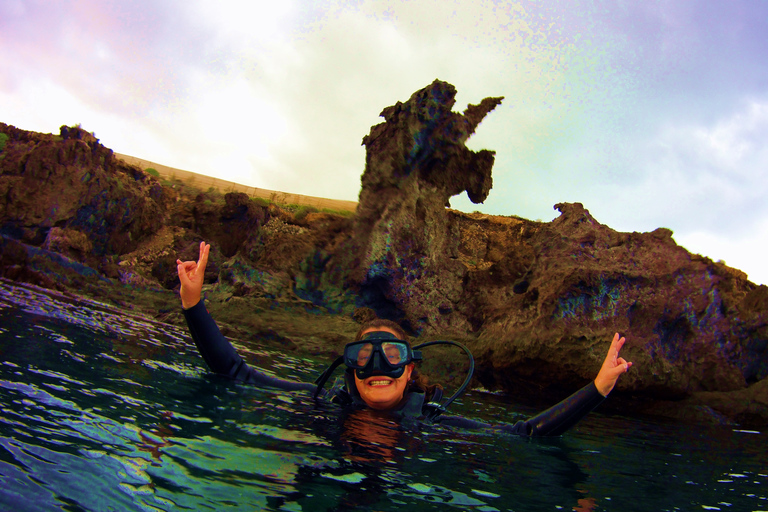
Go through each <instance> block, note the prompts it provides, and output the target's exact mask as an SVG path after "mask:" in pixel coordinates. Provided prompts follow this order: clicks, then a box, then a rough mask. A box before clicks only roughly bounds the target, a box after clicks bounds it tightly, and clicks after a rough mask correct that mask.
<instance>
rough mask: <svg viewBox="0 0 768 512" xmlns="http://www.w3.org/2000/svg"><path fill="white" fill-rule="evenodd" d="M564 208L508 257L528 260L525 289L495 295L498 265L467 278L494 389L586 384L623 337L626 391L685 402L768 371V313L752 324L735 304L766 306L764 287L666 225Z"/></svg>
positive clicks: (469, 304) (481, 361) (506, 288)
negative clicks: (635, 227)
mask: <svg viewBox="0 0 768 512" xmlns="http://www.w3.org/2000/svg"><path fill="white" fill-rule="evenodd" d="M556 208H557V209H558V210H560V211H561V212H562V214H561V215H560V217H558V218H557V219H555V220H554V221H553V222H551V223H547V224H540V225H538V226H532V227H531V228H530V230H529V231H530V232H531V233H532V235H531V236H530V237H528V238H527V239H526V238H523V237H520V238H518V240H517V243H519V244H521V245H522V246H524V247H525V246H527V249H525V250H522V249H521V248H519V247H515V248H514V250H511V251H510V252H509V257H510V258H515V257H519V256H518V255H519V254H521V253H526V251H528V252H529V253H530V254H531V258H530V268H529V269H527V270H526V271H525V278H524V280H525V281H526V282H527V283H528V284H527V286H526V290H525V292H524V293H522V294H515V293H514V291H515V290H514V285H512V286H511V287H510V285H509V284H502V285H501V286H500V288H501V289H500V290H496V289H495V288H496V287H499V286H498V285H497V286H496V287H495V286H494V285H491V284H490V283H491V281H492V280H493V278H494V277H495V276H491V275H490V274H491V272H492V270H489V271H478V272H474V273H471V274H470V276H469V278H468V280H467V287H466V288H465V292H466V293H465V296H464V300H463V301H462V303H464V304H466V307H465V308H464V309H463V310H462V312H463V313H465V314H467V315H470V318H471V319H472V324H473V326H474V327H475V329H476V332H477V333H478V338H479V340H480V341H479V342H478V343H477V344H476V345H475V346H474V350H475V351H476V357H477V359H478V367H479V368H480V372H479V378H480V381H481V382H483V383H484V384H485V385H486V386H488V387H503V388H505V389H507V390H508V391H510V392H514V391H515V390H524V389H525V388H524V387H522V386H523V383H524V382H526V381H529V380H536V381H538V382H543V383H547V386H548V387H550V388H551V389H552V390H557V389H558V388H573V387H575V386H578V385H580V384H583V383H584V382H587V381H588V380H589V379H590V378H593V377H594V375H595V374H596V373H597V370H598V369H599V367H600V364H601V362H602V358H603V357H604V354H605V350H606V349H607V346H608V340H610V338H611V337H612V335H613V333H614V332H616V331H619V332H621V333H622V334H624V335H625V336H626V337H627V339H628V342H627V344H626V346H625V348H624V351H623V353H624V355H625V357H626V358H627V359H628V360H632V361H633V362H634V363H635V367H633V368H632V371H631V372H630V373H629V374H628V375H626V376H624V377H622V379H621V380H620V381H619V384H618V387H617V389H618V390H619V391H622V390H623V391H632V392H635V393H644V394H649V395H652V396H654V397H656V398H665V399H682V398H684V397H687V396H690V395H691V394H692V393H696V392H704V391H718V392H730V391H735V390H739V389H743V388H745V386H746V385H747V383H749V382H755V381H757V380H760V379H764V378H765V377H766V376H768V363H767V362H766V357H765V356H766V345H767V344H768V328H767V327H766V315H765V314H764V313H763V312H756V313H754V314H753V315H752V316H751V317H747V316H744V315H742V314H740V313H739V309H738V308H737V306H739V305H740V304H741V305H742V309H743V310H749V309H750V307H753V308H754V309H755V310H757V311H760V306H756V307H754V306H752V304H759V299H756V297H758V296H759V292H757V291H755V290H759V288H758V287H755V286H754V285H753V284H752V283H749V282H748V281H747V280H746V279H744V278H743V277H740V276H739V275H738V273H734V272H732V271H731V269H728V267H726V266H725V265H723V264H720V263H713V262H712V261H711V260H709V259H708V258H703V257H701V256H698V255H691V254H690V253H688V251H686V250H685V249H684V248H682V247H679V246H677V245H676V244H675V243H674V240H673V239H672V237H671V235H672V233H671V231H669V230H668V229H658V230H656V231H654V232H651V233H619V232H616V231H614V230H612V229H610V228H609V227H607V226H604V225H602V224H600V223H599V222H597V221H596V220H595V219H594V218H593V217H592V216H591V215H590V214H589V211H587V210H586V209H584V207H583V206H582V205H581V204H578V203H574V204H565V203H564V204H558V205H556ZM529 224H530V223H529ZM502 261H503V260H502ZM498 266H499V264H496V265H495V267H494V269H495V268H497V267H498ZM523 266H524V265H519V266H518V267H517V268H518V270H517V272H516V273H517V274H518V275H520V277H521V278H522V277H523V276H522V275H521V274H522V273H523V270H522V267H523ZM513 274H514V273H513ZM509 280H510V279H507V282H509ZM510 288H512V289H510ZM747 297H749V298H750V299H747ZM744 304H747V305H746V306H745V305H744ZM471 315H474V316H471Z"/></svg>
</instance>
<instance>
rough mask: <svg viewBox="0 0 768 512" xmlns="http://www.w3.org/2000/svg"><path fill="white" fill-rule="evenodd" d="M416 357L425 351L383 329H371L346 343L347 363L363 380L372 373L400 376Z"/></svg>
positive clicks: (345, 359)
mask: <svg viewBox="0 0 768 512" xmlns="http://www.w3.org/2000/svg"><path fill="white" fill-rule="evenodd" d="M414 360H416V361H420V360H421V352H419V351H418V350H416V351H414V350H412V349H411V345H410V343H408V342H407V341H404V340H401V339H398V338H397V337H396V336H395V335H393V334H391V333H388V332H383V331H376V332H372V333H369V334H367V335H366V336H365V337H364V338H363V339H362V340H360V341H353V342H352V343H347V345H346V346H345V347H344V364H346V365H347V367H348V368H352V369H354V370H355V375H357V378H358V379H361V380H363V379H367V378H368V377H371V376H372V375H384V376H386V377H391V378H393V379H397V378H399V377H400V376H402V375H403V372H404V371H405V366H406V365H408V364H409V363H411V362H413V361H414Z"/></svg>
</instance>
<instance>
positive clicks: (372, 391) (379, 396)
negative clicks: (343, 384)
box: [355, 327, 413, 410]
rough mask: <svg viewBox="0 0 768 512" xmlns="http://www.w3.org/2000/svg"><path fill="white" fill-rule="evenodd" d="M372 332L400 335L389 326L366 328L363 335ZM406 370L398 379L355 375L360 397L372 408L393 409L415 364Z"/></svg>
mask: <svg viewBox="0 0 768 512" xmlns="http://www.w3.org/2000/svg"><path fill="white" fill-rule="evenodd" d="M371 332H388V333H390V334H393V335H395V336H399V334H398V333H396V332H394V331H393V330H392V329H389V328H388V327H376V328H371V329H366V330H365V331H363V333H362V335H363V336H364V335H366V334H368V333H371ZM404 370H405V371H404V372H403V374H402V375H401V376H400V377H398V378H397V379H393V378H392V377H386V376H384V375H373V376H371V377H368V378H367V379H359V378H358V377H357V375H355V384H356V385H357V391H358V392H359V393H360V398H362V399H363V401H364V402H365V403H366V404H367V405H368V407H370V408H371V409H378V410H385V409H392V408H393V407H395V406H396V405H397V404H399V403H400V400H402V399H403V394H404V393H405V388H406V386H407V385H408V379H410V378H411V372H413V364H409V365H406V367H405V368H404Z"/></svg>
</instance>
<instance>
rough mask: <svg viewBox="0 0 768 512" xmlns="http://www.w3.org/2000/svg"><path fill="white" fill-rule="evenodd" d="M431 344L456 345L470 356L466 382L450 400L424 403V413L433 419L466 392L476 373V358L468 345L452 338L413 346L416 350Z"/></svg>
mask: <svg viewBox="0 0 768 512" xmlns="http://www.w3.org/2000/svg"><path fill="white" fill-rule="evenodd" d="M430 345H454V346H456V347H459V348H460V349H462V350H463V351H464V352H466V354H467V357H468V358H469V370H467V377H466V378H465V379H464V382H463V383H462V384H461V386H459V389H457V390H456V392H455V393H454V394H453V395H451V397H450V398H449V399H448V400H446V401H445V403H444V404H441V403H440V401H439V400H438V401H436V402H429V403H427V404H425V405H424V409H426V411H425V412H424V415H425V416H426V417H427V418H429V419H430V420H431V419H434V418H436V417H437V416H439V415H440V414H442V413H444V412H445V410H446V409H447V408H448V406H449V405H451V404H452V403H453V401H454V400H456V399H457V398H459V397H460V396H461V395H463V394H464V392H465V391H466V389H467V386H469V383H470V382H471V381H472V375H474V373H475V358H474V357H472V352H470V351H469V349H468V348H467V347H465V346H464V345H462V344H461V343H459V342H456V341H450V340H436V341H427V342H425V343H422V344H420V345H416V346H415V347H413V348H414V350H415V349H417V348H422V347H428V346H430Z"/></svg>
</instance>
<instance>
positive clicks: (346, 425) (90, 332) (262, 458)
mask: <svg viewBox="0 0 768 512" xmlns="http://www.w3.org/2000/svg"><path fill="white" fill-rule="evenodd" d="M238 349H239V350H240V351H241V352H242V353H243V354H244V356H245V357H246V358H247V359H248V360H249V361H250V362H253V363H255V364H257V365H258V366H261V367H264V368H268V369H270V370H271V371H274V372H275V373H276V374H278V375H280V376H289V375H290V376H293V377H294V378H301V379H303V380H306V381H311V380H312V379H313V378H314V376H315V375H316V374H317V373H319V371H320V370H321V369H322V368H320V367H318V365H317V364H315V363H313V362H312V361H308V360H304V359H296V358H292V357H289V356H287V355H285V354H281V353H274V352H271V351H267V350H263V349H261V348H260V347H257V346H238ZM0 361H1V364H0V407H1V408H2V412H0V509H2V510H16V511H22V510H51V509H64V510H137V509H146V510H178V509H182V510H183V509H188V510H200V509H213V510H224V509H234V510H240V509H242V510H258V509H264V510H287V511H299V510H304V511H317V510H352V509H354V510H371V511H373V510H376V511H384V510H398V511H403V510H447V509H452V510H479V511H495V510H514V511H524V510H531V511H534V510H569V511H570V510H576V511H597V510H648V511H658V510H734V511H735V510H739V511H741V510H768V492H766V484H767V483H768V462H766V461H768V457H766V455H768V453H767V452H768V449H766V442H765V434H764V433H762V432H757V431H751V430H743V429H738V428H735V429H734V428H726V427H696V428H691V427H684V426H679V425H675V424H671V423H658V422H647V421H639V420H636V419H628V418H623V417H616V416H602V415H600V414H599V413H598V414H594V413H593V414H592V415H590V416H589V417H588V418H587V419H585V420H584V421H583V422H582V423H581V424H579V425H578V426H577V427H576V428H575V429H574V430H573V431H571V432H569V433H568V434H566V435H565V436H563V437H562V438H557V439H543V440H536V439H534V440H529V439H522V438H515V437H511V436H506V435H501V434H491V433H487V432H471V431H462V430H455V429H447V428H440V427H420V426H418V425H414V424H398V423H396V422H394V421H392V420H391V419H390V418H388V417H387V416H386V415H385V414H381V413H377V412H375V411H370V410H362V411H342V410H340V409H338V408H337V407H336V406H334V405H331V404H324V403H320V404H316V403H314V402H313V401H312V400H311V399H310V398H309V397H307V396H304V395H300V394H291V393H285V392H277V391H269V390H261V389H255V388H252V387H248V386H243V385H240V384H237V383H234V382H230V381H227V380H225V379H221V378H218V377H216V376H212V375H210V374H209V373H208V372H207V371H206V369H205V367H204V364H203V362H202V360H201V358H200V357H199V356H198V355H197V353H196V351H195V348H194V345H192V344H191V342H190V341H189V340H188V337H187V335H186V332H184V331H183V330H181V329H179V328H176V327H173V326H169V325H165V324H160V323H156V322H152V321H149V320H146V319H143V318H138V317H132V316H127V315H124V314H121V312H119V311H116V310H114V309H112V308H110V307H106V306H104V305H101V304H98V303H95V302H91V301H80V300H75V299H72V298H68V297H66V296H63V295H59V294H55V293H53V294H52V293H51V292H46V291H42V290H39V289H36V288H34V287H29V286H23V287H22V286H18V285H14V284H12V283H9V282H8V281H3V280H0ZM452 412H459V413H461V414H464V415H467V416H471V417H476V418H480V419H485V420H491V421H509V422H511V421H514V420H516V419H518V418H519V417H521V416H525V415H527V414H529V413H532V412H534V411H529V410H525V409H523V408H521V407H518V406H514V405H510V404H508V403H506V402H505V401H504V398H503V397H502V396H499V395H494V394H483V393H477V392H471V393H469V394H467V395H465V397H464V398H463V399H462V400H461V401H459V403H457V404H455V407H452Z"/></svg>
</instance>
